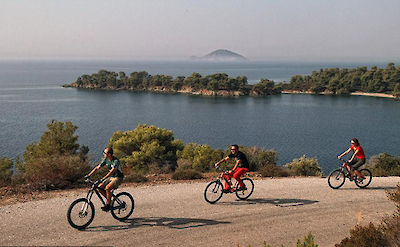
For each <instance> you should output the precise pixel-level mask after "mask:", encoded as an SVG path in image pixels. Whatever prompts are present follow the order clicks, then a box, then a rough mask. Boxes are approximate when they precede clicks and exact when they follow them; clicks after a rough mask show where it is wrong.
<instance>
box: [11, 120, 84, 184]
mask: <svg viewBox="0 0 400 247" xmlns="http://www.w3.org/2000/svg"><path fill="white" fill-rule="evenodd" d="M47 127H48V128H49V130H47V131H45V132H44V133H43V135H42V137H41V138H40V141H39V142H38V143H33V144H29V145H28V146H27V148H26V151H25V152H24V154H23V157H24V162H17V163H16V168H17V170H18V171H19V173H20V174H19V177H20V178H22V179H24V181H25V182H28V183H31V184H33V185H34V186H35V185H38V186H39V187H40V188H42V189H46V190H47V189H52V188H56V189H59V188H66V187H68V186H69V185H71V184H72V183H74V182H76V181H77V180H78V179H80V178H82V177H83V176H84V175H85V174H86V173H87V172H88V171H89V165H88V157H87V153H88V152H89V149H88V148H87V147H85V146H82V147H81V146H80V145H79V144H77V141H78V136H77V135H74V132H75V131H76V129H77V128H78V127H76V126H74V125H73V124H72V123H71V122H66V123H62V122H57V121H54V120H53V121H52V122H51V123H50V124H48V125H47Z"/></svg>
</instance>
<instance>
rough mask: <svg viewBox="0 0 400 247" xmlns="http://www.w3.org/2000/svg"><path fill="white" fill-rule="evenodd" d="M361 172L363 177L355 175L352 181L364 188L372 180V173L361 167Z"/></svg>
mask: <svg viewBox="0 0 400 247" xmlns="http://www.w3.org/2000/svg"><path fill="white" fill-rule="evenodd" d="M360 172H361V174H362V175H363V176H364V177H365V179H362V180H359V178H358V177H357V176H356V179H355V180H354V182H355V183H356V185H357V186H358V187H360V188H365V187H367V186H368V185H369V184H370V183H371V181H372V173H371V171H370V170H368V169H361V170H360Z"/></svg>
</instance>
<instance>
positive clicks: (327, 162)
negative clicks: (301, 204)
mask: <svg viewBox="0 0 400 247" xmlns="http://www.w3.org/2000/svg"><path fill="white" fill-rule="evenodd" d="M372 65H377V66H378V67H386V66H387V64H356V63H352V64H344V63H342V64H334V63H294V62H250V63H204V62H165V61H164V62H151V61H145V62H140V61H0V140H1V142H0V157H1V156H5V157H8V158H16V157H17V156H22V154H23V152H24V151H25V148H26V146H27V145H28V144H30V143H33V142H38V141H39V140H40V137H41V135H42V134H43V132H44V131H45V130H46V129H47V127H46V125H47V124H48V123H50V121H51V120H53V119H55V120H58V121H71V122H72V123H73V124H75V125H77V126H78V127H79V128H78V130H77V132H76V134H77V135H79V143H80V144H82V145H86V146H89V148H90V151H91V152H92V153H93V154H94V159H98V158H100V156H101V151H102V149H103V148H104V147H105V146H106V145H107V143H108V140H109V139H110V137H111V135H112V134H113V133H114V132H115V131H117V130H121V131H126V130H133V129H134V128H135V127H136V126H137V125H138V124H139V123H145V124H148V125H156V126H157V127H161V128H165V129H169V130H172V131H173V132H174V137H175V138H177V139H181V140H182V141H183V142H184V143H189V142H193V143H198V144H208V145H210V146H212V147H213V148H223V149H225V148H226V147H227V145H229V144H232V143H237V144H239V145H244V146H257V147H261V148H265V149H274V150H276V151H278V152H279V161H278V164H280V165H283V164H285V163H288V162H290V161H292V160H293V159H296V158H299V157H301V156H302V155H305V156H306V157H316V158H317V159H318V161H319V163H320V165H321V167H322V168H323V170H324V172H325V173H328V172H329V171H330V170H332V169H333V168H335V167H336V166H338V165H339V162H338V161H337V160H336V156H337V155H338V154H340V153H341V152H342V151H344V150H345V149H347V148H348V147H349V144H350V139H351V138H353V137H357V138H358V139H359V140H360V142H361V144H362V146H363V147H364V149H365V151H366V154H367V156H368V157H367V158H370V157H371V156H373V155H377V154H379V153H382V152H387V153H389V154H392V155H394V156H397V155H398V153H399V151H400V127H399V123H400V101H396V100H393V99H386V98H374V97H360V96H340V97H339V96H318V95H288V94H283V95H276V96H267V97H258V98H253V97H231V98H223V97H201V96H193V95H185V94H163V93H147V92H141V93H139V92H127V91H121V92H103V91H88V90H77V89H72V88H63V87H61V85H62V84H67V83H71V82H73V81H75V80H76V79H77V78H78V77H79V76H81V75H83V74H92V73H96V72H97V71H98V70H100V69H107V70H110V71H115V72H119V71H124V72H126V74H128V75H129V74H130V73H131V72H133V71H147V72H149V73H150V74H165V75H171V76H173V77H176V76H178V75H183V76H189V75H190V74H192V73H193V72H198V73H200V74H202V75H203V76H205V75H209V74H213V73H220V72H223V73H227V74H228V75H229V76H233V77H236V76H241V75H245V76H247V77H248V79H249V83H256V82H258V81H259V79H261V78H264V79H270V80H274V81H275V82H280V81H289V80H290V78H291V76H293V75H295V74H301V75H307V74H311V73H312V71H314V70H319V69H320V68H330V67H339V68H344V67H346V68H355V67H358V66H369V67H370V66H372Z"/></svg>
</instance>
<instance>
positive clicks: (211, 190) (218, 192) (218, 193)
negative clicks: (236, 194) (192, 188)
mask: <svg viewBox="0 0 400 247" xmlns="http://www.w3.org/2000/svg"><path fill="white" fill-rule="evenodd" d="M222 188H223V186H222V183H221V182H220V181H218V180H215V181H212V182H211V183H209V184H208V185H207V187H206V189H205V191H204V199H206V201H207V202H208V203H211V204H214V203H216V202H217V201H218V200H219V199H221V197H222Z"/></svg>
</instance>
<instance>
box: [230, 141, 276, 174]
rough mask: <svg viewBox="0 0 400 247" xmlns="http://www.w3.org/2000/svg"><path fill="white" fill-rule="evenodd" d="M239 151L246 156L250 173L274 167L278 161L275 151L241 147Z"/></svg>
mask: <svg viewBox="0 0 400 247" xmlns="http://www.w3.org/2000/svg"><path fill="white" fill-rule="evenodd" d="M239 150H241V151H242V152H243V153H244V154H246V157H247V159H248V160H249V163H250V171H257V170H259V169H261V168H263V167H264V166H268V165H275V164H276V162H277V161H278V155H279V153H278V152H277V151H275V150H264V149H262V148H258V147H249V148H246V147H241V148H240V149H239ZM229 152H230V147H229Z"/></svg>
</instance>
